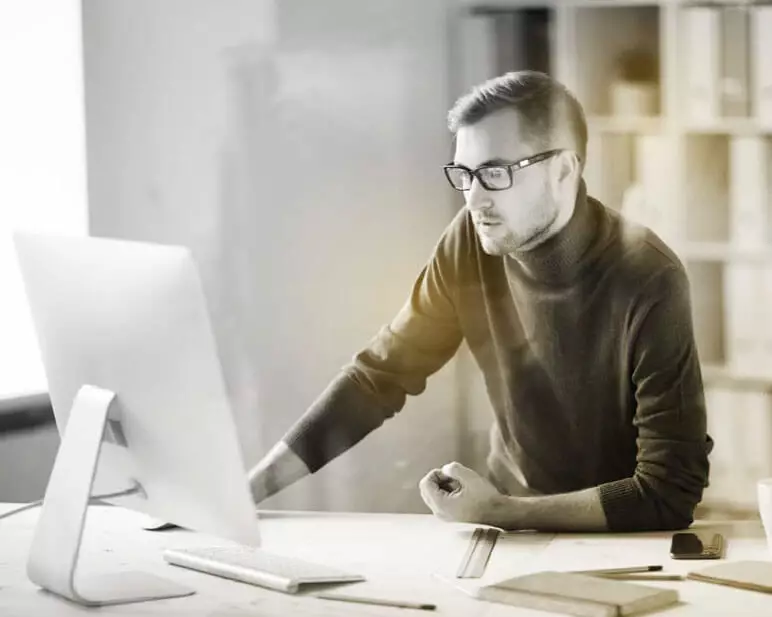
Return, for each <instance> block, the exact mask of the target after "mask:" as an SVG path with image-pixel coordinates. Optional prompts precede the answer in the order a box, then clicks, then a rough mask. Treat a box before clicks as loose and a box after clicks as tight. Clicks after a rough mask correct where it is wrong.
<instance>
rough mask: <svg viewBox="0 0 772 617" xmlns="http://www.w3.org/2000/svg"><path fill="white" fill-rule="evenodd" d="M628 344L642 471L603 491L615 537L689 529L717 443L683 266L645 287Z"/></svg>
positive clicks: (618, 481)
mask: <svg viewBox="0 0 772 617" xmlns="http://www.w3.org/2000/svg"><path fill="white" fill-rule="evenodd" d="M629 341H630V342H629V350H628V351H629V358H630V364H631V367H632V375H631V377H632V383H633V387H634V394H635V399H636V411H635V418H634V424H635V426H636V427H637V430H638V438H637V445H638V455H637V465H636V469H635V473H634V475H633V476H632V477H630V478H625V479H621V480H617V481H614V482H609V483H607V484H603V485H601V486H600V496H601V502H602V505H603V508H604V511H605V513H606V519H607V522H608V526H609V528H610V529H611V530H612V531H644V530H664V529H669V530H672V529H682V528H685V527H688V526H689V525H690V524H691V523H692V521H693V514H694V509H695V507H696V506H697V504H698V503H699V501H700V500H701V498H702V493H703V490H704V488H705V487H706V486H707V480H708V471H709V463H708V454H709V453H710V451H711V449H712V444H713V442H712V439H711V438H710V436H709V435H708V434H707V432H706V412H705V396H704V390H703V384H702V375H701V372H700V364H699V359H698V354H697V349H696V344H695V340H694V334H693V325H692V312H691V301H690V295H689V282H688V279H687V277H686V273H685V272H684V270H683V268H682V267H681V266H680V265H673V266H672V267H668V268H667V269H666V270H665V271H664V272H661V273H660V274H658V275H656V276H655V277H654V278H653V280H652V281H650V282H649V283H648V284H647V285H646V287H645V288H644V293H643V294H641V300H640V302H638V303H637V308H636V309H635V310H634V311H633V315H632V319H631V322H630V338H629Z"/></svg>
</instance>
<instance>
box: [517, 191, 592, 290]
mask: <svg viewBox="0 0 772 617" xmlns="http://www.w3.org/2000/svg"><path fill="white" fill-rule="evenodd" d="M589 200H591V198H589ZM589 200H588V197H587V187H586V186H585V183H584V180H582V181H581V182H580V183H579V190H578V191H577V195H576V204H575V206H574V212H573V214H572V215H571V219H570V220H569V221H568V223H567V224H566V226H565V227H563V229H561V230H560V231H558V232H557V233H556V234H555V235H554V236H552V237H550V238H548V239H547V240H545V241H544V242H542V243H541V244H539V245H538V246H535V247H534V248H532V249H529V250H527V251H515V252H513V253H511V254H510V255H508V256H507V259H506V261H507V265H508V268H507V269H508V270H509V271H514V272H513V273H514V274H516V275H517V276H520V277H523V278H527V279H531V280H533V281H535V282H538V283H547V284H548V283H560V282H567V281H570V280H572V279H573V278H574V277H575V276H576V275H577V274H578V273H579V270H581V268H582V265H583V262H584V260H585V258H586V257H587V253H588V251H589V249H590V248H591V247H592V244H593V240H594V239H595V237H596V234H597V231H598V217H597V210H596V208H594V207H593V204H592V203H590V202H589Z"/></svg>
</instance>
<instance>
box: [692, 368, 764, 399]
mask: <svg viewBox="0 0 772 617" xmlns="http://www.w3.org/2000/svg"><path fill="white" fill-rule="evenodd" d="M702 378H703V381H704V382H705V385H706V386H718V387H724V388H735V389H738V390H754V391H761V392H772V375H769V376H767V377H765V376H763V375H740V374H737V373H735V372H734V371H732V370H731V369H729V368H727V367H725V366H721V365H718V364H704V365H703V366H702Z"/></svg>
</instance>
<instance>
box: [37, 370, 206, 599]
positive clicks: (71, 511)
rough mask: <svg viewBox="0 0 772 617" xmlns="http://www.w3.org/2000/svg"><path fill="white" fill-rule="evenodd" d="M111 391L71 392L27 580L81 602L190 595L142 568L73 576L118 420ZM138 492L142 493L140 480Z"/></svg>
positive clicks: (83, 388) (188, 591)
mask: <svg viewBox="0 0 772 617" xmlns="http://www.w3.org/2000/svg"><path fill="white" fill-rule="evenodd" d="M114 399H115V393H114V392H110V391H109V390H103V389H101V388H97V387H94V386H88V385H85V386H83V387H82V388H81V389H80V390H79V391H78V393H77V395H76V396H75V400H74V402H73V406H72V411H71V412H70V417H69V420H68V421H67V426H66V428H65V430H64V432H63V435H62V440H61V445H60V446H59V451H58V452H57V455H56V461H55V462H54V467H53V470H52V472H51V476H50V479H49V481H48V486H47V488H46V493H45V498H44V500H43V507H42V510H41V512H40V518H39V519H38V523H37V527H36V528H35V536H34V538H33V540H32V546H31V548H30V553H29V560H28V562H27V575H28V576H29V578H30V580H31V581H32V582H33V583H35V584H36V585H39V586H40V587H42V588H44V589H47V590H48V591H51V592H53V593H55V594H57V595H60V596H63V597H65V598H67V599H69V600H72V601H74V602H77V603H78V604H82V605H85V606H103V605H109V604H128V603H131V602H143V601H146V600H160V599H164V598H178V597H182V596H189V595H192V594H194V593H195V591H193V590H191V589H188V588H186V587H183V586H181V585H178V584H176V583H173V582H171V581H167V580H164V579H162V578H159V577H156V576H154V575H151V574H146V573H144V572H118V573H115V574H107V575H99V576H93V577H84V579H83V580H78V581H77V583H76V580H75V570H76V567H77V564H78V554H79V552H80V546H81V539H82V536H83V526H84V523H85V519H86V510H87V508H88V504H89V499H90V498H91V490H92V487H93V484H94V478H95V476H96V469H97V462H98V461H99V452H100V450H101V449H102V438H103V435H104V433H105V426H106V425H107V421H108V419H110V420H116V421H117V420H118V418H117V417H114V416H116V415H117V405H114V404H113V403H114ZM137 491H138V492H140V493H141V492H142V489H141V487H140V486H139V484H138V485H137Z"/></svg>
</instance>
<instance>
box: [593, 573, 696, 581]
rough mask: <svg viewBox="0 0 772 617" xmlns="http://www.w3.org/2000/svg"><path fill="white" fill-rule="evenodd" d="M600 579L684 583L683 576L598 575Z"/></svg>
mask: <svg viewBox="0 0 772 617" xmlns="http://www.w3.org/2000/svg"><path fill="white" fill-rule="evenodd" d="M595 576H598V577H600V578H608V579H614V580H618V581H682V580H684V577H683V576H682V575H681V574H596V575H595Z"/></svg>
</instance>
